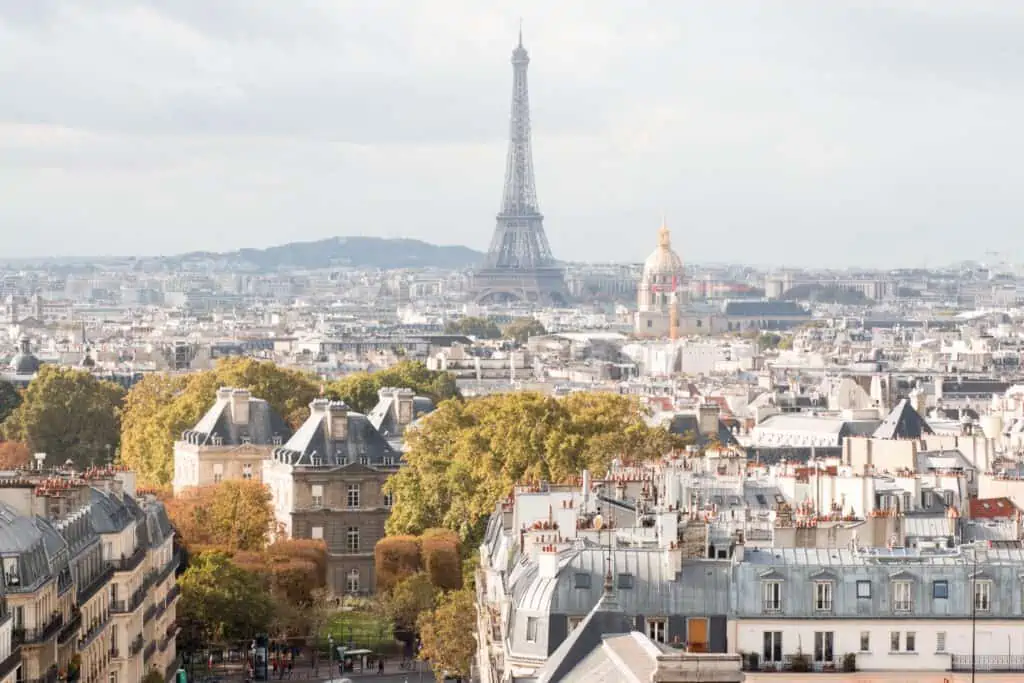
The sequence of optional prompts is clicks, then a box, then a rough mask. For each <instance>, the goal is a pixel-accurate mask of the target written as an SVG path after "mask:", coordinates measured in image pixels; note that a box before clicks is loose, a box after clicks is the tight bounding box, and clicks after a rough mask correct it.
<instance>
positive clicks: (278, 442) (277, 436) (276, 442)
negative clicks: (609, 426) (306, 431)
mask: <svg viewBox="0 0 1024 683" xmlns="http://www.w3.org/2000/svg"><path fill="white" fill-rule="evenodd" d="M271 443H272V444H274V445H275V446H280V445H281V444H282V443H283V439H282V438H281V435H280V434H274V438H273V439H271Z"/></svg>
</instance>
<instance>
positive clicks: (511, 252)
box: [472, 31, 569, 305]
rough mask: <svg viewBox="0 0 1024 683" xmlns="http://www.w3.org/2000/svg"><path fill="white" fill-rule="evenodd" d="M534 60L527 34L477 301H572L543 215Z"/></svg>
mask: <svg viewBox="0 0 1024 683" xmlns="http://www.w3.org/2000/svg"><path fill="white" fill-rule="evenodd" d="M529 64H530V56H529V55H528V54H527V52H526V48H524V47H523V33H522V31H520V32H519V44H518V45H517V46H516V48H515V49H514V50H513V51H512V113H511V116H510V120H509V140H508V157H507V159H506V162H505V189H504V192H503V194H502V200H501V210H500V211H499V212H498V215H497V221H496V224H495V226H494V236H493V237H492V238H491V246H490V248H489V249H488V251H487V258H486V260H485V262H484V264H483V266H482V267H481V268H480V269H478V270H477V272H476V273H475V274H474V276H473V289H472V293H473V298H474V300H475V301H477V302H478V303H506V302H524V303H537V304H555V305H557V304H562V303H565V302H566V301H568V299H569V292H568V290H567V289H566V286H565V273H564V272H563V270H562V268H561V266H560V265H559V264H558V262H557V261H555V259H554V257H553V256H552V255H551V247H550V245H548V238H547V235H546V234H545V233H544V216H543V215H542V214H541V212H540V207H539V204H538V202H537V186H536V181H535V180H534V176H533V147H532V142H531V134H530V93H529V88H528V87H527V81H526V70H527V67H528V66H529Z"/></svg>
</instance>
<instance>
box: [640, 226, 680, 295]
mask: <svg viewBox="0 0 1024 683" xmlns="http://www.w3.org/2000/svg"><path fill="white" fill-rule="evenodd" d="M655 275H674V276H676V277H682V275H683V261H682V259H681V258H679V255H678V254H676V252H674V251H672V240H671V234H670V233H669V229H668V225H667V224H666V223H665V220H664V219H662V221H661V228H659V229H658V248H657V249H655V250H654V251H653V252H651V255H650V256H648V257H647V260H646V261H644V279H645V280H647V281H650V280H651V278H652V277H653V276H655Z"/></svg>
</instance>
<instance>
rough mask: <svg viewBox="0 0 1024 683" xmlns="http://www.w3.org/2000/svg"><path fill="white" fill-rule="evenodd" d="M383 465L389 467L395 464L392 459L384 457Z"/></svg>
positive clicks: (387, 456)
mask: <svg viewBox="0 0 1024 683" xmlns="http://www.w3.org/2000/svg"><path fill="white" fill-rule="evenodd" d="M383 463H384V465H385V466H386V467H390V466H392V465H394V464H395V459H394V458H392V457H391V456H390V455H385V456H384V460H383Z"/></svg>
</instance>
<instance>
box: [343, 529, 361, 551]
mask: <svg viewBox="0 0 1024 683" xmlns="http://www.w3.org/2000/svg"><path fill="white" fill-rule="evenodd" d="M353 539H354V542H353ZM345 549H346V550H348V552H350V553H358V552H359V527H357V526H350V527H349V528H348V531H346V532H345Z"/></svg>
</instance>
